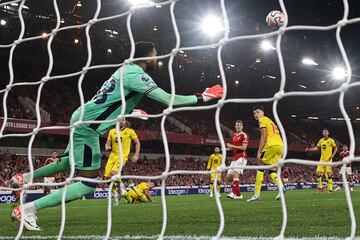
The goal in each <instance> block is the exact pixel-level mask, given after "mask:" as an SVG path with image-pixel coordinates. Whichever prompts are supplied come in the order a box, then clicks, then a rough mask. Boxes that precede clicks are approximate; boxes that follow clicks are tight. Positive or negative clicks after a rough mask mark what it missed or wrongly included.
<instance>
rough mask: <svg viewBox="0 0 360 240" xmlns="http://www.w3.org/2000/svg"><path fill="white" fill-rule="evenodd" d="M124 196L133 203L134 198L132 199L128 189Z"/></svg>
mask: <svg viewBox="0 0 360 240" xmlns="http://www.w3.org/2000/svg"><path fill="white" fill-rule="evenodd" d="M124 197H125V199H126V201H127V202H128V203H132V202H133V199H132V197H131V196H130V194H129V193H128V191H126V192H125V194H124Z"/></svg>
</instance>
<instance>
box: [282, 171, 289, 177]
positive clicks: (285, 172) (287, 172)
mask: <svg viewBox="0 0 360 240" xmlns="http://www.w3.org/2000/svg"><path fill="white" fill-rule="evenodd" d="M282 177H283V178H289V170H287V169H285V170H284V171H283V172H282Z"/></svg>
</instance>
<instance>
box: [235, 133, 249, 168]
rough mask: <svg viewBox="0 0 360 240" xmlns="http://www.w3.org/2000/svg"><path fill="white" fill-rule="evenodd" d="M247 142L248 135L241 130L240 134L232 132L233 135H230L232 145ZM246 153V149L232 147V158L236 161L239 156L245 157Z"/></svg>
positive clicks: (240, 144)
mask: <svg viewBox="0 0 360 240" xmlns="http://www.w3.org/2000/svg"><path fill="white" fill-rule="evenodd" d="M248 143H249V137H248V135H247V134H246V133H244V132H242V133H240V134H236V133H235V134H234V136H233V137H232V145H235V146H242V145H243V144H248ZM246 157H247V154H246V150H245V151H243V150H239V149H233V160H234V161H236V160H238V159H239V158H246Z"/></svg>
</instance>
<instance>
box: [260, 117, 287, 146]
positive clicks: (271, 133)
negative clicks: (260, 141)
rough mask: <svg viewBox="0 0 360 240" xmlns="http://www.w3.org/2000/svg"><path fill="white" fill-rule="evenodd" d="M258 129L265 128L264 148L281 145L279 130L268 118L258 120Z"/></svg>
mask: <svg viewBox="0 0 360 240" xmlns="http://www.w3.org/2000/svg"><path fill="white" fill-rule="evenodd" d="M259 127H260V128H266V141H265V146H264V148H266V147H270V146H282V145H283V141H282V139H281V136H280V133H279V129H278V127H277V126H276V125H275V123H274V122H273V121H272V120H271V119H270V118H268V117H265V116H263V117H261V118H260V119H259Z"/></svg>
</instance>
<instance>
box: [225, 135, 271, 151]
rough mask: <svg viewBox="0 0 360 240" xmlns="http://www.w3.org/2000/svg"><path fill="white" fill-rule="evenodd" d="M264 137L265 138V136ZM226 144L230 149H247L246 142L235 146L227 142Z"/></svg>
mask: <svg viewBox="0 0 360 240" xmlns="http://www.w3.org/2000/svg"><path fill="white" fill-rule="evenodd" d="M265 139H266V138H265ZM226 146H227V147H228V148H231V149H238V150H241V151H245V150H246V149H247V146H248V144H247V143H243V144H242V145H241V146H235V145H232V144H230V143H227V144H226Z"/></svg>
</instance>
